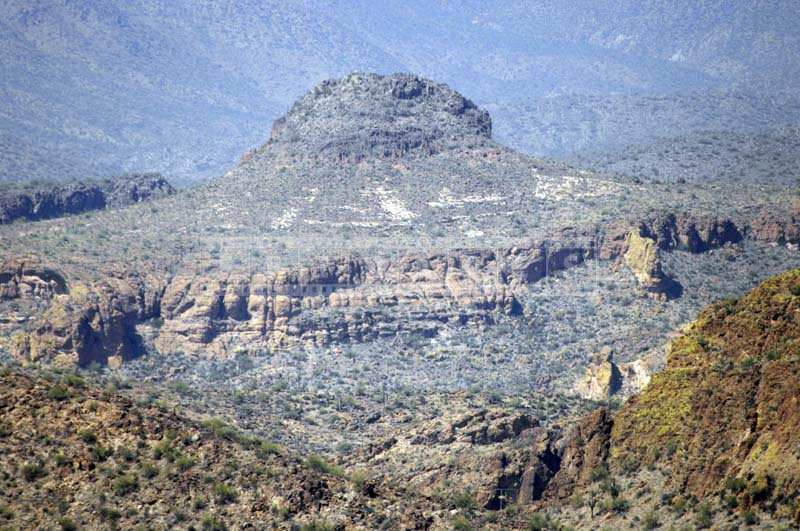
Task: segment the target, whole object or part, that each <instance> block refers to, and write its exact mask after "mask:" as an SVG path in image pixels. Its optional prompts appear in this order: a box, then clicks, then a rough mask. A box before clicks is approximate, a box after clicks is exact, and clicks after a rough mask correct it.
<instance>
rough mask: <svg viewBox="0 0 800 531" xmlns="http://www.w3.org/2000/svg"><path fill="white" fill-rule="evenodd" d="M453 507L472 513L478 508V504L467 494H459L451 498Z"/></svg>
mask: <svg viewBox="0 0 800 531" xmlns="http://www.w3.org/2000/svg"><path fill="white" fill-rule="evenodd" d="M453 505H454V506H455V507H458V508H459V509H464V510H465V511H473V510H475V509H477V508H478V502H477V501H475V497H474V496H473V495H472V494H471V493H469V492H459V493H456V495H455V496H453Z"/></svg>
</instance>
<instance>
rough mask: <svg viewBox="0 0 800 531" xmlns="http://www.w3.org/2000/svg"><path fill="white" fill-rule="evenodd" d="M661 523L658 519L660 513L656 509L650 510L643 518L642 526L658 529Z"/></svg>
mask: <svg viewBox="0 0 800 531" xmlns="http://www.w3.org/2000/svg"><path fill="white" fill-rule="evenodd" d="M660 525H661V522H659V521H658V515H657V514H656V513H655V512H654V511H649V512H648V513H646V514H645V515H644V518H642V527H643V528H644V529H656V528H658V526H660Z"/></svg>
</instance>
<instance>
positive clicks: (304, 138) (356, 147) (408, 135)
mask: <svg viewBox="0 0 800 531" xmlns="http://www.w3.org/2000/svg"><path fill="white" fill-rule="evenodd" d="M491 132H492V121H491V118H490V117H489V113H487V112H486V111H484V110H482V109H479V108H478V107H477V106H476V105H475V104H474V103H472V102H471V101H470V100H468V99H466V98H465V97H463V96H462V95H461V94H459V93H458V92H456V91H454V90H452V89H450V88H449V87H448V86H447V85H444V84H441V83H435V82H433V81H430V80H428V79H423V78H420V77H417V76H413V75H409V74H393V75H390V76H380V75H377V74H351V75H349V76H347V77H345V78H342V79H337V80H329V81H324V82H322V83H321V84H319V85H317V86H316V87H315V88H314V89H313V90H312V91H311V92H309V93H308V94H306V95H305V96H304V97H302V98H301V99H300V100H298V101H297V102H296V103H295V104H294V106H293V107H292V108H291V110H290V111H289V113H288V114H287V115H286V116H285V117H283V118H281V119H279V120H278V121H276V122H275V124H274V126H273V128H272V134H271V136H270V141H269V144H270V145H271V146H273V147H274V146H282V147H285V148H287V149H289V150H290V151H291V152H293V153H301V154H305V155H312V156H314V155H320V156H322V157H324V158H332V159H337V160H350V161H357V160H360V159H363V158H367V157H372V156H378V157H395V156H402V155H405V154H408V153H410V152H414V151H419V152H420V153H423V154H432V153H435V152H438V151H441V150H443V149H449V148H452V147H460V148H463V147H468V146H469V145H485V144H487V143H489V141H490V138H491Z"/></svg>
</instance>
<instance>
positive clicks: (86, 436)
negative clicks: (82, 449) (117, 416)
mask: <svg viewBox="0 0 800 531" xmlns="http://www.w3.org/2000/svg"><path fill="white" fill-rule="evenodd" d="M78 437H80V438H81V440H82V441H83V442H85V443H86V444H94V443H96V442H97V435H96V434H95V432H93V431H92V430H89V429H85V430H81V431H79V432H78Z"/></svg>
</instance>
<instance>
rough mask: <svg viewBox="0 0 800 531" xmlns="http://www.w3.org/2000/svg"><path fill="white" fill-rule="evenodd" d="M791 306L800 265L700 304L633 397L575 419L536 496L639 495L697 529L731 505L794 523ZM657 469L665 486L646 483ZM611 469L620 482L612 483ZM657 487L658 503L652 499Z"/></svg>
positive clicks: (797, 331)
mask: <svg viewBox="0 0 800 531" xmlns="http://www.w3.org/2000/svg"><path fill="white" fill-rule="evenodd" d="M798 304H800V270H793V271H790V272H788V273H785V274H783V275H780V276H777V277H774V278H772V279H770V280H768V281H767V282H765V283H763V284H762V285H760V286H759V287H758V288H756V289H755V290H753V291H752V292H751V293H749V294H747V295H746V296H744V297H742V298H740V299H738V300H734V299H731V300H725V301H722V302H720V303H718V304H715V305H713V306H711V307H710V308H708V309H706V310H705V311H704V312H702V313H701V315H700V316H699V317H698V319H697V321H695V322H694V323H693V324H692V325H691V326H689V327H687V328H686V330H685V331H684V333H683V335H681V336H680V337H679V338H678V339H676V340H675V341H673V342H672V344H671V348H670V351H669V354H668V357H667V365H666V368H665V369H664V370H663V371H661V372H659V373H657V374H656V375H655V376H654V377H653V379H652V380H651V381H650V383H649V384H648V385H647V386H646V387H645V389H644V390H643V391H642V393H641V394H640V395H638V396H634V397H633V398H631V399H630V400H628V402H627V403H626V404H625V405H624V406H623V407H622V408H621V409H620V410H619V411H618V412H616V413H615V414H610V413H608V412H607V411H606V410H604V409H601V410H598V411H597V412H596V413H594V414H592V415H590V416H588V417H586V418H585V419H583V420H582V421H581V422H579V423H578V424H577V425H576V427H575V428H573V433H572V435H568V436H567V437H566V439H564V441H566V443H562V444H563V446H562V447H561V449H560V450H559V451H558V452H556V455H557V456H558V459H557V460H556V461H557V465H556V467H555V468H556V469H557V470H556V472H555V473H554V474H553V475H552V479H550V480H549V481H548V482H547V485H546V487H545V488H544V489H543V490H542V493H541V497H540V500H542V501H540V502H539V505H540V506H541V507H548V506H555V507H558V506H559V505H560V504H562V503H566V502H568V501H569V500H570V499H572V500H575V499H577V498H579V499H581V500H588V499H590V498H594V497H597V496H598V491H599V493H600V494H601V495H602V493H603V492H605V493H606V495H607V496H609V497H610V499H611V501H612V502H613V499H614V498H617V500H625V499H627V500H630V505H631V506H636V505H637V504H640V503H642V498H644V503H646V504H647V505H649V506H650V508H651V509H653V511H655V512H654V513H653V514H655V515H656V519H657V520H661V521H662V522H664V521H674V522H680V521H681V520H684V521H685V520H689V519H690V516H687V515H686V513H687V512H688V513H692V514H694V515H695V517H696V521H697V522H701V521H702V522H703V524H702V525H700V527H707V526H709V525H710V523H712V522H714V521H715V520H716V521H717V522H718V523H721V522H724V521H727V520H730V519H731V518H733V519H735V518H736V517H737V515H738V517H739V518H742V519H744V520H746V521H747V522H748V523H749V524H754V523H758V522H759V520H760V519H763V520H764V522H763V523H764V524H765V525H766V526H767V527H770V526H772V525H774V524H776V523H777V522H780V521H782V522H784V525H786V524H788V523H789V522H792V523H793V524H794V525H798V524H800V507H798V505H797V500H798V495H799V494H800V484H798V481H797V478H798V477H800V471H799V469H798V467H800V454H798V440H797V433H798V426H800V424H798V423H800V410H798V406H797V404H798V383H797V378H798V374H800V359H799V358H798V357H797V349H796V344H797V342H798V340H799V338H800V328H798V326H797V319H796V313H797V311H798V310H797V308H798ZM575 430H577V431H575ZM556 448H558V446H556ZM553 460H554V458H553V457H552V456H551V457H549V458H547V459H544V460H543V462H545V463H547V462H552V461H553ZM540 461H542V459H541V458H540ZM536 462H537V461H534V463H536ZM539 466H541V465H539ZM609 474H610V475H609ZM654 476H658V477H659V478H660V479H659V481H660V482H661V483H662V485H661V486H660V487H659V488H656V489H653V488H649V489H648V488H647V486H646V484H647V483H648V482H650V481H651V479H648V478H652V477H654ZM613 477H616V478H617V479H616V480H613V482H614V483H616V482H617V481H619V482H620V484H623V485H625V487H622V488H620V487H619V486H616V487H614V489H613V490H608V488H607V487H608V482H609V481H612V480H610V479H609V478H613ZM604 481H605V482H606V485H605V487H604V486H603V485H601V483H602V482H604ZM658 496H661V500H662V502H661V503H655V504H653V505H651V504H652V503H653V502H652V500H653V498H657V497H658ZM635 499H639V500H640V501H633V500H635ZM687 500H689V501H690V503H689V505H688V506H687V505H686V502H687ZM691 500H700V501H703V502H704V503H703V504H700V503H699V502H697V501H695V502H694V505H692V503H691ZM582 503H584V502H583V501H582V502H581V504H582ZM625 503H628V502H627V501H626V502H625ZM661 504H663V505H664V506H663V507H661ZM606 507H607V508H608V509H606V510H608V514H607V515H606V520H607V523H611V525H619V526H625V527H628V526H632V525H633V524H634V522H631V521H630V519H629V516H626V515H625V514H624V513H625V511H626V510H627V509H626V508H624V504H622V503H621V502H619V501H618V502H616V505H615V503H611V504H609V505H606ZM620 507H623V510H621V511H620V509H619V508H620ZM555 512H556V513H557V514H559V515H560V516H561V517H563V518H565V519H566V520H567V521H571V522H573V523H578V524H579V527H587V528H588V527H592V526H593V525H594V524H593V523H589V522H586V521H583V522H581V521H580V518H581V517H586V513H585V512H582V513H580V514H578V515H570V511H569V510H566V509H564V510H556V511H555ZM591 512H594V505H592V507H591ZM700 513H702V514H700ZM714 513H717V515H716V516H715V517H713V518H712V515H714ZM576 516H577V518H578V519H579V520H577V521H576V520H575V518H576ZM706 521H708V522H709V523H705V522H706ZM612 522H616V524H613V523H612ZM768 522H772V524H769V523H768ZM789 525H791V524H789Z"/></svg>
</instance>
